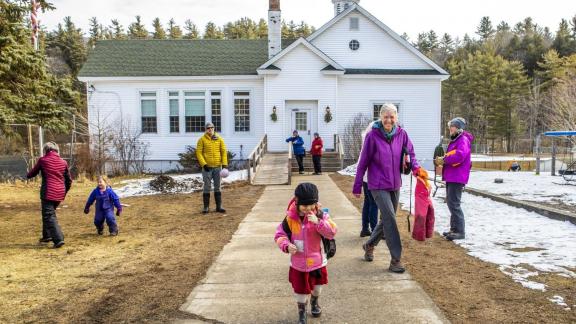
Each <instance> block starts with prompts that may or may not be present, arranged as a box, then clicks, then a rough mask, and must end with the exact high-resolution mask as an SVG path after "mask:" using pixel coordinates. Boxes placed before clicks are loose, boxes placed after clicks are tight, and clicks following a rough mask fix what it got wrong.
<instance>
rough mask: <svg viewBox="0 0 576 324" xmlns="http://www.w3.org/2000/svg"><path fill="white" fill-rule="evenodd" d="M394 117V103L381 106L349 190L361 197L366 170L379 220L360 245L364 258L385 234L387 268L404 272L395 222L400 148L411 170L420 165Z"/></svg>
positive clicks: (400, 158) (399, 181)
mask: <svg viewBox="0 0 576 324" xmlns="http://www.w3.org/2000/svg"><path fill="white" fill-rule="evenodd" d="M397 121H398V111H397V109H396V106H394V105H392V104H386V105H384V106H382V108H381V109H380V120H378V121H376V122H375V123H374V125H373V126H372V130H371V131H369V132H368V134H366V138H365V139H364V144H363V146H362V153H361V155H360V160H359V161H358V167H357V170H356V179H355V180H354V189H353V190H352V192H353V193H354V195H355V196H356V197H358V198H359V197H360V193H361V192H362V191H361V190H362V178H363V177H364V173H365V172H366V170H368V190H370V193H371V194H372V197H374V200H375V201H376V204H377V205H378V209H380V222H379V223H378V225H376V228H375V229H374V231H372V235H371V236H370V238H369V239H368V241H367V242H366V243H364V245H363V246H362V248H363V249H364V259H365V260H366V261H372V260H373V259H374V247H375V246H376V245H378V243H379V242H380V240H382V239H383V238H384V239H385V240H386V245H387V246H388V249H389V250H390V255H391V256H392V260H391V261H390V267H389V268H388V269H389V270H390V271H392V272H395V273H403V272H404V271H405V268H404V266H403V265H402V263H401V262H400V259H401V256H402V242H401V241H400V233H399V232H398V225H396V210H397V209H398V198H399V193H400V187H401V186H402V179H401V175H400V172H401V169H402V167H403V166H402V164H403V163H404V161H402V157H403V152H405V153H407V154H408V155H410V161H411V163H412V172H413V173H414V174H418V172H419V170H420V167H419V166H418V162H417V161H416V155H415V154H414V147H413V146H412V142H411V141H410V138H408V134H407V133H406V131H405V130H404V129H402V128H401V127H400V126H399V125H398V124H397Z"/></svg>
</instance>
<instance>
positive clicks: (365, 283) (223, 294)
mask: <svg viewBox="0 0 576 324" xmlns="http://www.w3.org/2000/svg"><path fill="white" fill-rule="evenodd" d="M306 181H308V182H313V183H315V184H316V185H317V186H318V187H319V190H320V201H321V202H322V204H323V206H324V207H328V208H330V214H331V216H332V217H333V219H334V220H335V222H336V224H337V225H338V228H339V232H338V234H337V236H336V241H337V247H338V249H337V253H336V256H335V257H334V258H333V259H330V262H329V265H328V273H329V275H328V278H329V283H328V286H327V287H325V288H324V290H323V292H322V296H321V297H320V305H321V306H322V309H323V314H322V317H321V318H319V319H314V318H312V317H311V316H309V317H308V318H309V321H308V322H309V323H447V322H448V321H447V320H446V318H445V317H444V315H443V314H442V313H441V311H440V310H439V309H438V308H437V307H436V305H435V304H434V303H433V302H432V300H431V299H430V298H429V297H428V295H427V294H426V293H425V292H424V291H423V290H422V288H421V287H420V286H419V285H418V284H417V283H416V282H415V281H414V280H412V279H411V277H410V275H409V274H407V273H405V274H402V275H398V274H392V273H389V272H388V271H387V268H388V263H389V260H390V256H389V254H388V249H387V248H386V245H385V244H384V243H382V244H380V245H379V246H378V247H377V249H376V252H375V260H374V262H371V263H369V262H365V261H364V260H363V258H362V257H363V251H362V248H361V245H362V243H363V242H364V239H361V238H360V237H359V235H358V234H359V232H360V217H361V216H360V214H359V212H358V211H357V210H356V208H355V207H354V206H353V205H352V204H351V203H350V201H348V199H347V198H346V196H345V195H344V194H343V193H342V192H341V191H340V190H339V188H338V187H337V186H336V184H335V183H334V182H332V180H331V179H330V178H329V177H328V176H327V175H323V176H306V177H294V178H293V181H292V183H293V185H292V186H268V187H266V189H265V191H264V193H263V195H262V197H261V198H260V199H259V200H258V203H257V204H256V205H255V206H254V208H253V209H252V211H251V212H250V213H249V214H248V216H247V217H246V218H245V219H244V221H243V222H242V223H241V224H240V226H239V228H238V230H237V231H236V233H235V234H234V236H233V237H232V240H231V241H230V242H229V243H228V244H227V245H226V246H225V247H224V249H223V250H222V252H221V253H220V255H219V256H218V258H217V260H216V261H215V262H214V264H213V265H212V266H211V268H210V269H209V270H208V273H207V275H206V278H204V279H203V280H202V281H201V282H200V283H199V284H198V286H196V288H195V289H194V290H193V291H192V293H191V294H190V296H189V297H188V299H187V302H186V303H185V304H184V305H183V306H182V307H181V310H182V311H185V312H189V313H193V314H196V315H198V316H200V317H202V318H205V319H210V320H215V321H218V322H223V323H295V322H297V315H298V314H297V307H296V302H295V301H294V298H293V293H292V287H291V285H290V283H289V282H288V268H289V257H288V255H287V254H284V253H282V252H281V251H280V250H279V249H278V248H277V247H276V244H275V243H274V232H275V228H276V226H277V225H278V224H279V223H280V222H281V221H282V219H283V217H284V210H285V208H286V205H287V203H288V201H289V199H290V198H291V197H292V195H293V192H294V187H295V186H296V185H297V184H298V183H301V182H306ZM308 312H309V310H308ZM181 323H185V322H181ZM190 323H192V321H191V322H190ZM194 323H198V322H197V321H195V322H194Z"/></svg>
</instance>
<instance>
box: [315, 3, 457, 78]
mask: <svg viewBox="0 0 576 324" xmlns="http://www.w3.org/2000/svg"><path fill="white" fill-rule="evenodd" d="M353 11H358V12H359V13H360V14H362V15H364V16H365V17H366V18H368V19H370V20H371V21H372V22H373V23H375V24H376V25H377V26H378V27H380V28H381V29H382V30H384V31H385V32H386V33H387V34H388V35H390V37H392V38H393V39H394V40H396V41H397V42H399V43H400V44H401V45H403V46H404V47H406V49H408V50H409V51H410V52H412V53H413V54H415V55H416V56H417V57H419V58H420V59H421V60H423V61H424V62H426V63H427V64H428V65H430V66H431V67H432V68H434V70H436V71H438V72H439V74H444V75H448V74H449V73H448V72H446V70H444V69H443V68H441V67H440V66H438V65H437V64H436V63H434V62H433V61H432V60H431V59H429V58H428V57H426V55H424V54H422V53H420V51H418V50H417V49H416V48H414V46H412V44H410V43H408V42H407V41H406V40H405V39H404V38H402V37H400V35H398V34H397V33H396V32H394V31H393V30H392V29H390V27H388V26H386V24H384V23H383V22H381V21H380V20H378V18H376V17H374V16H373V15H372V14H371V13H369V12H368V11H367V10H366V9H364V8H362V7H361V6H360V5H359V4H357V3H354V4H352V5H351V6H350V7H348V9H346V10H344V11H342V12H341V13H340V14H339V15H337V16H336V17H334V18H332V19H331V20H330V21H329V22H327V23H326V24H324V26H322V27H320V28H319V29H317V30H316V31H315V32H314V33H312V34H311V35H310V36H308V38H307V40H308V41H310V42H311V41H313V40H314V39H315V38H316V37H318V36H320V35H321V34H322V33H324V31H326V30H327V29H328V28H330V27H332V26H333V25H334V24H336V23H337V22H339V21H340V20H342V19H343V18H344V17H346V16H347V15H348V14H350V13H351V12H353Z"/></svg>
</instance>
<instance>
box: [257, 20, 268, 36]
mask: <svg viewBox="0 0 576 324" xmlns="http://www.w3.org/2000/svg"><path fill="white" fill-rule="evenodd" d="M256 34H257V35H258V38H259V39H267V38H268V23H267V22H266V20H264V19H260V21H259V22H258V28H257V31H256Z"/></svg>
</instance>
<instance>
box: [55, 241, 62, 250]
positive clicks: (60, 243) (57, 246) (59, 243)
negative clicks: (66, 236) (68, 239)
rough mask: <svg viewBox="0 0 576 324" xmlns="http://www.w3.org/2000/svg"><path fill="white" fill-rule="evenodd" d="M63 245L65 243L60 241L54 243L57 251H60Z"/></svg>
mask: <svg viewBox="0 0 576 324" xmlns="http://www.w3.org/2000/svg"><path fill="white" fill-rule="evenodd" d="M62 245H64V241H60V242H58V243H54V248H55V249H59V248H61V247H62Z"/></svg>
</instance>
